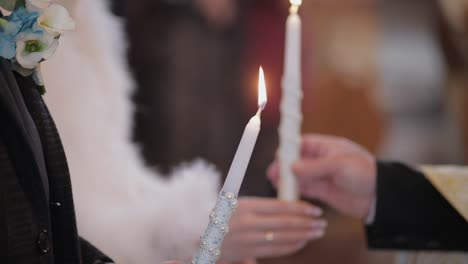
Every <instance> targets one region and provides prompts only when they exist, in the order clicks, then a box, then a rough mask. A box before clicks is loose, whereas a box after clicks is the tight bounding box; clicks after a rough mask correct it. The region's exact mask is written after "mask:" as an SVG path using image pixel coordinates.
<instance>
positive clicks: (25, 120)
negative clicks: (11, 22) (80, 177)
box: [0, 58, 111, 264]
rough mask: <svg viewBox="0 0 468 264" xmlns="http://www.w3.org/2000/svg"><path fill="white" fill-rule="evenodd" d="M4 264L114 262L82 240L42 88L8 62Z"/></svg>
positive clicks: (3, 86)
mask: <svg viewBox="0 0 468 264" xmlns="http://www.w3.org/2000/svg"><path fill="white" fill-rule="evenodd" d="M0 259H1V260H2V263H3V261H4V260H6V263H15V264H22V263H24V264H36V263H38V264H39V263H40V264H52V263H57V264H74V263H76V264H79V263H83V264H100V263H110V262H111V260H110V259H109V258H108V257H106V256H105V255H103V254H102V253H101V252H99V251H98V250H97V249H95V248H94V247H93V246H92V245H90V244H89V243H87V242H86V241H84V240H83V239H81V238H80V237H79V236H78V233H77V228H76V221H75V212H74V207H73V198H72V189H71V183H70V177H69V172H68V166H67V160H66V157H65V154H64V151H63V148H62V144H61V141H60V137H59V135H58V133H57V129H56V127H55V125H54V122H53V120H52V117H51V116H50V113H49V111H48V110H47V107H46V105H45V104H44V101H43V100H42V97H41V95H40V93H39V89H38V87H37V86H36V84H35V82H34V81H33V80H32V78H31V77H22V76H20V75H18V74H16V73H14V72H13V71H12V69H11V63H10V62H8V61H7V60H5V59H3V58H0Z"/></svg>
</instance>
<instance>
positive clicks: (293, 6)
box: [289, 5, 299, 14]
mask: <svg viewBox="0 0 468 264" xmlns="http://www.w3.org/2000/svg"><path fill="white" fill-rule="evenodd" d="M298 11H299V5H292V6H291V8H290V9H289V12H290V13H291V14H297V12H298Z"/></svg>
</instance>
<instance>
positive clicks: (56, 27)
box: [37, 0, 75, 36]
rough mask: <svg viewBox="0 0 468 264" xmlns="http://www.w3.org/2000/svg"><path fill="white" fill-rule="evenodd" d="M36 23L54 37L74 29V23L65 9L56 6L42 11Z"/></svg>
mask: <svg viewBox="0 0 468 264" xmlns="http://www.w3.org/2000/svg"><path fill="white" fill-rule="evenodd" d="M43 1H45V0H43ZM37 23H38V24H39V25H40V26H41V27H42V28H44V29H45V30H46V31H47V32H49V33H51V34H52V35H54V36H58V35H60V34H62V33H64V32H65V31H67V30H73V29H75V21H73V18H72V17H71V16H70V13H68V11H67V9H66V8H65V7H63V6H61V5H56V4H53V5H51V6H49V7H47V8H46V9H44V10H43V13H42V14H41V16H39V18H38V19H37Z"/></svg>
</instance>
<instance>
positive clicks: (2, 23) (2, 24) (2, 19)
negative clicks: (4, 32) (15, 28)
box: [0, 18, 8, 29]
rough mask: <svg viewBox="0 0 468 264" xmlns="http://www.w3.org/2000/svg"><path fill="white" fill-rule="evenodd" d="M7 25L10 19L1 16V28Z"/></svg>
mask: <svg viewBox="0 0 468 264" xmlns="http://www.w3.org/2000/svg"><path fill="white" fill-rule="evenodd" d="M7 25H8V20H6V19H4V18H0V29H5V28H6V26H7Z"/></svg>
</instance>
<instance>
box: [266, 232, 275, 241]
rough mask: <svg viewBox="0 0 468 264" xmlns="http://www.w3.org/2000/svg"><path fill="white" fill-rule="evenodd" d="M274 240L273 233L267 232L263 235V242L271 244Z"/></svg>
mask: <svg viewBox="0 0 468 264" xmlns="http://www.w3.org/2000/svg"><path fill="white" fill-rule="evenodd" d="M274 239H275V233H273V231H268V232H266V233H265V241H267V242H271V241H273V240H274Z"/></svg>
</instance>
